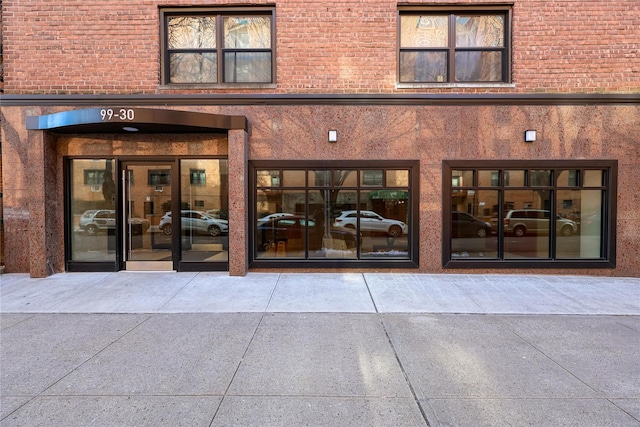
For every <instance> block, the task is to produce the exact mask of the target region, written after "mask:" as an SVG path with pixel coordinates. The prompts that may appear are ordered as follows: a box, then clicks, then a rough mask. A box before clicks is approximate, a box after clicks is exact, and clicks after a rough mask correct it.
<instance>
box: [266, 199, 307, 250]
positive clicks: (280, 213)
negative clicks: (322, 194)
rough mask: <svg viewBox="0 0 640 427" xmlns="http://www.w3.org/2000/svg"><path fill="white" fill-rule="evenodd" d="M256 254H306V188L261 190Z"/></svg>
mask: <svg viewBox="0 0 640 427" xmlns="http://www.w3.org/2000/svg"><path fill="white" fill-rule="evenodd" d="M256 196H257V198H256V203H257V205H256V213H257V215H258V218H259V219H258V221H257V225H256V241H255V243H256V248H255V250H256V257H257V258H304V256H305V249H304V248H305V242H306V238H307V225H313V224H314V223H313V221H308V220H307V219H306V218H305V206H306V203H305V202H306V198H305V190H290V191H280V190H275V191H274V190H258V191H257V194H256Z"/></svg>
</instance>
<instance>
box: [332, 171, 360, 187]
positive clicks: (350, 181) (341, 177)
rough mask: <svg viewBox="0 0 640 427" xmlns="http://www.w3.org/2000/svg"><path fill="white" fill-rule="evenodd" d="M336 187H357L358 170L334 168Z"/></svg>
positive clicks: (334, 184)
mask: <svg viewBox="0 0 640 427" xmlns="http://www.w3.org/2000/svg"><path fill="white" fill-rule="evenodd" d="M333 186H334V187H357V186H358V172H357V171H355V170H344V169H343V170H340V169H337V170H334V171H333Z"/></svg>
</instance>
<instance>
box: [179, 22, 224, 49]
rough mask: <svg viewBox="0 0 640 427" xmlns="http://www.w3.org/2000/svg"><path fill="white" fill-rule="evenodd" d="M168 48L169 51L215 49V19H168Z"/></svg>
mask: <svg viewBox="0 0 640 427" xmlns="http://www.w3.org/2000/svg"><path fill="white" fill-rule="evenodd" d="M167 47H168V48H169V49H202V48H204V49H215V48H216V19H215V17H213V16H174V17H170V18H169V19H167Z"/></svg>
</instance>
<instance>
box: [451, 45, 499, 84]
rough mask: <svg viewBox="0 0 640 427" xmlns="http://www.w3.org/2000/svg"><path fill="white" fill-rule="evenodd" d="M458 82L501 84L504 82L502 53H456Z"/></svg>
mask: <svg viewBox="0 0 640 427" xmlns="http://www.w3.org/2000/svg"><path fill="white" fill-rule="evenodd" d="M455 56H456V64H455V67H456V81H458V82H500V81H502V52H500V51H473V52H456V55H455Z"/></svg>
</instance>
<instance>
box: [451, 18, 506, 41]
mask: <svg viewBox="0 0 640 427" xmlns="http://www.w3.org/2000/svg"><path fill="white" fill-rule="evenodd" d="M504 34H505V32H504V16H502V15H478V16H463V15H460V16H456V47H503V46H504Z"/></svg>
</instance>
